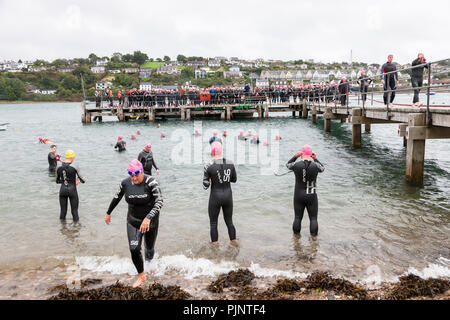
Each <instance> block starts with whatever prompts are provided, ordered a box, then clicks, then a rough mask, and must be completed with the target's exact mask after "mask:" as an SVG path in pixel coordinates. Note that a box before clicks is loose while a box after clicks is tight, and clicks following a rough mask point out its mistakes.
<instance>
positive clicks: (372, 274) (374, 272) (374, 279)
mask: <svg viewBox="0 0 450 320" xmlns="http://www.w3.org/2000/svg"><path fill="white" fill-rule="evenodd" d="M75 265H76V267H78V268H79V269H80V270H87V271H91V272H108V273H110V274H114V275H119V274H128V275H135V274H136V269H135V267H134V265H133V263H132V261H131V259H130V258H123V257H119V256H103V257H102V256H85V257H76V258H75ZM242 267H243V266H242V265H240V264H238V263H236V262H231V261H220V262H214V261H212V260H209V259H205V258H189V257H186V256H184V255H181V254H180V255H172V256H162V257H159V256H158V255H155V258H154V259H153V260H152V261H150V262H146V263H145V270H146V272H151V273H152V274H153V275H155V276H164V275H170V274H173V273H176V274H178V275H182V276H183V277H184V278H185V279H194V278H196V277H201V276H205V277H216V276H218V275H220V274H223V273H228V272H230V271H232V270H237V269H239V268H242ZM449 267H450V260H449V259H446V258H443V257H441V258H439V259H437V261H436V263H431V264H429V265H428V266H427V267H425V268H423V269H422V270H419V269H417V268H415V267H409V268H408V270H407V271H406V272H405V273H404V274H402V275H406V274H409V273H413V274H415V275H418V276H420V277H422V278H450V268H449ZM246 268H248V269H249V270H250V271H251V272H253V273H254V274H255V275H256V276H257V277H262V278H265V277H284V278H291V279H292V278H306V277H307V276H308V274H309V273H302V272H296V271H293V270H278V269H273V268H265V267H261V266H260V265H259V264H255V263H251V264H250V265H249V266H247V267H246ZM335 276H339V275H335ZM397 281H398V277H395V276H387V275H385V274H384V272H382V271H381V269H380V268H379V267H378V266H377V265H373V266H369V267H368V268H367V270H366V277H364V278H362V279H361V280H360V282H362V283H366V284H381V283H382V282H397Z"/></svg>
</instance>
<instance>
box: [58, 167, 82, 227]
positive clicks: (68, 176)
mask: <svg viewBox="0 0 450 320" xmlns="http://www.w3.org/2000/svg"><path fill="white" fill-rule="evenodd" d="M77 176H78V178H79V179H80V182H81V183H85V180H84V179H83V178H82V177H81V175H80V170H79V169H78V168H77V167H74V166H72V165H71V164H70V163H67V162H63V163H62V166H61V167H59V168H58V170H57V175H56V183H57V184H61V188H60V189H59V205H60V207H61V212H60V215H59V219H61V220H65V219H66V214H67V200H68V199H70V210H71V212H72V217H73V221H78V220H79V217H78V203H79V200H78V192H77V185H76V180H77Z"/></svg>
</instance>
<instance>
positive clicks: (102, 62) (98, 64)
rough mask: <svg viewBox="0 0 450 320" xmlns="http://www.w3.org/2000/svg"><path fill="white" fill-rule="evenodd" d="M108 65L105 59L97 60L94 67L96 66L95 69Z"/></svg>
mask: <svg viewBox="0 0 450 320" xmlns="http://www.w3.org/2000/svg"><path fill="white" fill-rule="evenodd" d="M107 64H108V60H107V59H104V60H97V63H96V65H97V67H102V66H103V67H104V66H106V65H107Z"/></svg>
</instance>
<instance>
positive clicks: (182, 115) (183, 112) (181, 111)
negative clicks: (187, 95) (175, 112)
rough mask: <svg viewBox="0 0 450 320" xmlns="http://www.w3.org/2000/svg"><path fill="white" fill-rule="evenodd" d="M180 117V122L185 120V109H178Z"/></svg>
mask: <svg viewBox="0 0 450 320" xmlns="http://www.w3.org/2000/svg"><path fill="white" fill-rule="evenodd" d="M180 116H181V121H185V120H186V108H185V107H181V108H180Z"/></svg>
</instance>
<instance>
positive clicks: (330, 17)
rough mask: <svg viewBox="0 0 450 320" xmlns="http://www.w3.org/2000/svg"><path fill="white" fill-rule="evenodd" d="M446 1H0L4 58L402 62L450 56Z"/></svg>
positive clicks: (449, 12)
mask: <svg viewBox="0 0 450 320" xmlns="http://www.w3.org/2000/svg"><path fill="white" fill-rule="evenodd" d="M449 15H450V1H449V0H427V1H417V0H409V1H403V0H395V1H394V0H388V1H386V0H376V1H360V0H359V1H357V0H340V1H337V0H332V1H328V0H306V1H305V0H297V1H283V0H273V1H266V0H259V1H246V0H239V1H236V0H222V1H212V0H209V1H203V0H201V1H172V0H162V1H138V0H122V1H113V0H110V1H102V0H95V1H94V0H81V1H61V0H45V1H43V0H30V1H26V0H0V28H1V29H0V30H1V31H0V59H1V60H3V59H15V60H18V59H19V58H20V59H22V60H24V59H36V58H39V59H46V60H53V59H56V58H75V57H87V56H88V55H89V54H90V53H96V54H97V55H99V56H111V55H112V54H113V53H114V52H121V53H132V52H133V51H135V50H141V51H143V52H145V53H147V54H148V55H149V56H150V57H153V58H156V57H160V58H162V57H163V56H164V55H168V56H170V57H171V58H176V56H177V54H184V55H186V56H202V57H215V56H226V57H231V56H237V57H241V58H248V59H253V58H264V59H282V60H291V59H315V60H316V61H323V62H334V61H336V62H342V61H350V50H353V61H361V62H370V63H372V62H376V63H382V62H384V61H385V60H386V56H387V54H388V53H392V54H394V60H395V61H397V62H399V63H406V62H411V61H412V60H413V59H414V58H415V57H416V56H417V53H418V52H419V51H423V52H424V53H425V56H426V57H427V58H428V60H429V61H430V60H438V59H444V58H449V57H450V41H449V39H450V19H449V18H450V17H449Z"/></svg>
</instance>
